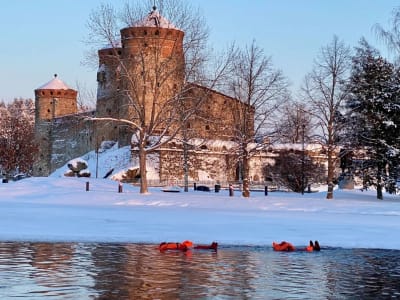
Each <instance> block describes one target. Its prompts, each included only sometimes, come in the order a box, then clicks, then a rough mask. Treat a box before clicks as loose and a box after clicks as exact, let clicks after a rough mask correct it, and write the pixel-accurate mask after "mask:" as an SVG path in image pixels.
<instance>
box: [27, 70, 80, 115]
mask: <svg viewBox="0 0 400 300" xmlns="http://www.w3.org/2000/svg"><path fill="white" fill-rule="evenodd" d="M77 95H78V92H77V91H75V90H74V89H72V88H70V87H69V86H67V85H66V84H65V83H64V82H62V81H61V80H60V79H58V78H57V74H55V75H54V78H53V79H52V80H50V81H49V82H47V83H45V84H44V85H42V86H40V87H38V88H37V89H36V90H35V108H36V116H35V118H36V120H37V121H39V120H42V121H43V120H47V121H48V120H51V119H53V118H55V117H59V116H64V115H69V114H75V113H77V110H78V108H77Z"/></svg>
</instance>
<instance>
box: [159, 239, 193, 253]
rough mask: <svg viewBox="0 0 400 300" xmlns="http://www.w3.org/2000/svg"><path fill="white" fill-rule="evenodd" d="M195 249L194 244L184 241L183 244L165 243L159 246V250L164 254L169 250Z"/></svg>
mask: <svg viewBox="0 0 400 300" xmlns="http://www.w3.org/2000/svg"><path fill="white" fill-rule="evenodd" d="M190 247H193V243H192V242H191V241H183V242H182V243H166V242H163V243H161V244H160V245H159V246H158V249H159V250H160V251H161V252H163V251H167V250H179V251H187V250H189V249H190Z"/></svg>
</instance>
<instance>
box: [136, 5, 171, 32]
mask: <svg viewBox="0 0 400 300" xmlns="http://www.w3.org/2000/svg"><path fill="white" fill-rule="evenodd" d="M133 27H159V28H170V29H178V28H176V27H175V26H174V25H173V24H172V23H171V22H170V21H168V20H167V19H166V18H164V17H163V16H162V15H161V14H160V13H159V12H158V11H157V9H156V8H155V7H153V10H152V11H151V12H150V13H149V14H148V15H147V16H146V17H145V18H144V19H142V20H141V21H138V22H137V23H135V24H134V25H133Z"/></svg>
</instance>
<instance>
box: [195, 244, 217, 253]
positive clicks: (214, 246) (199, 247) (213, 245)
mask: <svg viewBox="0 0 400 300" xmlns="http://www.w3.org/2000/svg"><path fill="white" fill-rule="evenodd" d="M194 249H204V250H215V251H216V250H217V249H218V243H217V242H212V243H211V245H196V246H194Z"/></svg>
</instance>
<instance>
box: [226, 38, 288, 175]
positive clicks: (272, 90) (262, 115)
mask: <svg viewBox="0 0 400 300" xmlns="http://www.w3.org/2000/svg"><path fill="white" fill-rule="evenodd" d="M229 90H230V93H231V94H232V96H233V97H234V98H236V99H238V100H239V101H237V102H236V105H237V107H236V108H235V109H234V110H233V111H234V113H235V114H234V120H235V125H236V127H235V132H234V137H233V140H234V141H235V142H236V143H237V144H238V147H237V148H236V149H234V151H235V153H236V155H237V157H238V159H239V167H240V168H241V170H240V172H239V173H240V174H239V176H240V177H241V178H239V179H248V176H249V167H250V166H249V160H250V158H251V157H252V156H253V155H254V154H256V153H257V152H259V151H260V150H262V149H264V147H265V146H266V145H267V144H269V142H268V138H267V136H268V135H271V134H272V133H273V132H271V128H273V124H274V119H273V117H274V116H275V115H276V113H277V109H278V108H279V106H280V105H282V104H283V103H284V102H285V101H287V100H288V99H289V98H290V96H289V92H288V82H287V80H286V78H285V77H284V76H283V74H282V72H281V71H280V70H277V69H275V68H274V67H273V64H272V60H271V58H270V57H267V56H266V55H265V54H264V51H263V50H262V49H261V48H259V47H258V46H257V45H256V42H255V41H253V42H252V44H251V45H250V46H248V47H246V48H245V49H244V50H240V51H239V53H238V57H237V60H236V61H235V65H234V71H233V74H232V78H231V81H230V85H229Z"/></svg>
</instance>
